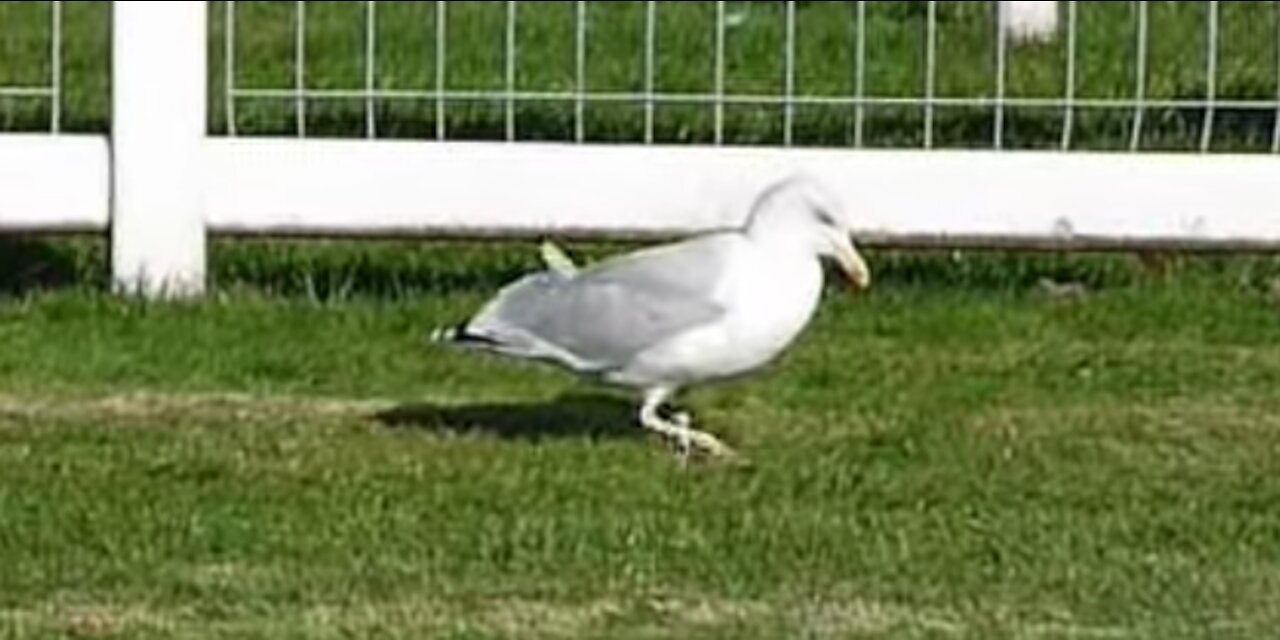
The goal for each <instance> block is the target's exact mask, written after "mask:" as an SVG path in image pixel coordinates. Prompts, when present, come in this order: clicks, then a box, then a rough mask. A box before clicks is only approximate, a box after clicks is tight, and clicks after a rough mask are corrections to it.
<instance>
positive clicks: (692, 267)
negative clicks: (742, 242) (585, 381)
mask: <svg viewBox="0 0 1280 640" xmlns="http://www.w3.org/2000/svg"><path fill="white" fill-rule="evenodd" d="M730 242H732V239H731V238H729V237H727V236H724V237H708V238H704V239H700V240H695V241H690V242H685V243H681V244H676V245H669V246H665V247H659V248H657V249H650V250H646V251H640V252H637V253H634V254H631V255H628V256H624V257H622V258H619V259H615V260H612V261H608V262H604V263H601V264H599V265H596V266H593V267H590V268H587V269H583V270H580V271H576V272H569V271H564V270H557V269H549V270H547V271H542V272H539V273H536V274H532V275H529V276H526V277H524V278H522V279H521V280H519V281H517V282H516V283H514V284H512V285H510V286H508V287H506V288H505V289H503V291H501V292H500V293H499V294H498V296H497V297H496V298H494V300H493V301H492V302H490V303H489V304H488V305H486V307H485V308H484V309H482V310H481V312H480V313H479V314H477V316H476V317H475V318H474V319H473V320H472V321H471V322H470V323H468V325H467V332H468V333H470V334H472V335H473V336H476V337H480V338H483V339H484V340H487V341H489V342H490V344H489V347H490V348H491V349H494V350H496V351H502V352H505V353H509V354H512V355H519V356H524V357H530V358H545V359H552V360H558V361H560V362H564V363H566V364H568V365H570V366H572V367H574V368H576V369H580V370H606V369H610V368H613V367H617V366H621V365H623V364H625V363H627V362H628V361H629V360H630V359H631V358H632V357H634V356H635V355H636V354H637V353H638V352H640V351H642V350H644V349H645V348H647V347H649V346H652V345H654V344H657V343H658V342H661V341H662V340H663V339H665V338H667V337H669V336H671V335H674V334H676V333H679V332H681V331H685V330H687V329H690V328H693V327H695V326H698V325H701V324H704V323H707V322H711V321H714V320H715V319H717V318H718V317H720V316H721V315H722V314H723V313H724V309H723V308H721V307H720V305H718V304H717V303H715V302H714V301H713V300H712V299H711V298H710V294H711V292H712V289H713V287H714V285H715V283H716V282H717V281H718V279H719V278H720V277H721V275H722V273H723V271H724V269H725V267H726V259H727V257H728V251H729V246H728V243H730Z"/></svg>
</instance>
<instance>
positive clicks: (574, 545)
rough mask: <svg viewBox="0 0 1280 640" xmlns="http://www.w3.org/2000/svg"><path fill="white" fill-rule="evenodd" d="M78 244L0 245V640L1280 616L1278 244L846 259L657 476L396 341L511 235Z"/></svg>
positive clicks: (406, 339)
mask: <svg viewBox="0 0 1280 640" xmlns="http://www.w3.org/2000/svg"><path fill="white" fill-rule="evenodd" d="M620 248H621V247H611V246H598V247H577V246H575V247H572V249H573V250H574V252H575V253H577V254H578V255H579V256H583V255H585V256H588V257H597V256H600V255H604V254H607V253H609V252H612V251H615V250H617V249H620ZM99 250H100V247H99V246H98V245H97V243H88V244H87V245H81V244H70V245H66V244H62V243H57V244H47V243H34V242H27V243H15V242H6V243H5V244H4V245H3V246H0V274H3V279H2V280H0V290H3V291H4V292H5V293H4V294H3V298H0V344H3V349H0V567H3V570H2V571H0V636H4V637H15V638H38V637H80V638H237V639H240V638H339V637H361V638H364V637H389V638H421V637H450V638H499V637H521V638H564V637H574V638H687V637H721V638H777V637H813V638H837V637H839V638H846V637H858V638H935V637H936V638H951V637H958V638H996V637H1001V638H1003V637H1013V638H1095V637H1107V638H1209V637H1212V638H1262V637H1268V636H1270V635H1271V634H1273V633H1274V630H1275V629H1276V628H1277V626H1278V625H1280V604H1277V603H1280V510H1278V508H1277V505H1280V418H1278V417H1277V416H1280V413H1278V410H1280V400H1278V399H1277V396H1276V394H1275V389H1276V388H1277V384H1280V322H1278V320H1280V298H1277V295H1280V293H1278V291H1280V290H1277V284H1276V283H1277V282H1280V281H1278V280H1277V278H1280V263H1278V262H1276V261H1275V260H1274V259H1269V258H1256V259H1245V258H1237V259H1219V258H1211V257H1203V258H1195V259H1191V258H1186V259H1180V260H1172V261H1169V262H1167V263H1160V264H1156V263H1154V262H1153V263H1152V264H1153V265H1155V266H1151V265H1148V266H1145V267H1144V266H1142V265H1141V263H1139V262H1137V261H1135V260H1131V259H1130V258H1127V257H1121V256H1111V257H1089V256H1081V257H1065V256H1038V257H1035V256H1030V257H1029V256H997V255H985V256H971V255H964V254H960V255H956V256H949V255H947V256H927V255H897V254H886V253H882V252H875V253H872V255H871V256H870V259H871V264H872V267H873V269H875V270H876V276H877V280H876V282H877V284H876V287H875V289H874V290H873V291H872V292H871V293H870V294H869V295H867V296H862V297H859V296H851V295H849V294H848V292H847V291H845V290H843V289H837V288H833V289H832V290H831V291H830V292H829V294H828V297H827V299H826V301H825V304H824V306H823V308H822V311H821V313H820V315H819V317H818V319H817V321H816V322H815V324H814V326H812V327H811V329H810V330H809V331H808V332H807V333H806V334H805V335H804V337H803V339H802V341H801V343H800V344H798V345H797V347H796V348H795V349H794V350H793V351H791V352H789V353H788V354H787V356H786V357H785V358H784V359H783V360H782V361H780V362H779V363H777V365H776V366H775V367H773V368H772V369H771V370H769V371H768V372H766V373H765V374H763V375H761V376H758V377H755V378H751V379H748V380H744V381H741V382H737V383H734V384H732V385H728V386H723V387H715V388H708V389H704V390H701V391H699V392H696V393H694V394H693V395H691V396H689V397H687V398H685V401H686V402H687V404H689V405H690V406H691V407H692V408H693V409H694V410H695V411H696V412H697V413H698V415H699V416H701V417H702V418H703V420H704V425H705V426H706V427H707V428H709V429H711V430H713V431H715V432H717V433H720V434H722V435H723V436H724V437H726V438H727V439H728V440H729V441H731V442H732V443H733V444H735V445H736V446H737V447H738V448H739V450H740V451H741V452H743V453H744V454H745V455H747V456H748V457H749V458H750V459H751V462H752V466H750V467H749V468H739V467H734V468H729V467H721V466H716V465H710V466H694V467H690V468H684V467H682V466H681V465H680V464H678V463H677V462H676V461H675V460H674V459H673V458H672V457H671V455H670V454H669V453H668V452H667V451H666V450H665V449H664V448H663V447H662V446H661V444H660V443H658V442H656V441H653V440H650V439H647V438H645V437H644V436H643V435H642V434H641V433H640V432H639V430H638V429H637V428H636V427H634V426H633V423H632V413H631V412H632V407H631V405H630V404H629V401H628V399H627V398H625V397H621V396H617V395H615V394H612V393H608V392H603V391H600V390H596V389H592V388H589V387H584V386H581V385H578V384H576V383H575V382H574V381H573V380H571V379H570V378H568V377H566V376H564V375H562V374H559V373H556V372H553V371H550V370H547V369H543V368H540V367H534V366H526V365H517V364H513V363H508V362H505V361H499V360H496V359H492V358H484V357H474V356H468V355H466V354H459V353H453V352H446V351H439V350H436V349H433V348H431V347H429V346H428V345H426V344H425V343H424V340H423V338H424V336H425V334H426V333H427V332H428V331H429V330H430V329H431V328H433V327H434V326H436V325H437V324H441V323H445V322H451V321H454V320H457V319H458V318H460V317H462V316H463V315H465V314H466V313H468V312H469V311H470V310H472V309H473V308H474V305H475V304H476V303H478V302H479V301H480V300H482V299H483V297H484V296H485V295H487V294H488V293H489V292H490V291H492V290H493V288H494V287H496V286H497V285H499V284H500V283H501V282H503V281H504V280H505V279H507V278H509V277H511V276H512V275H514V274H516V273H519V272H520V271H521V270H522V269H524V268H527V267H528V266H530V265H533V264H535V263H536V259H537V256H536V252H535V250H534V248H533V247H526V246H512V245H506V244H491V245H489V244H486V245H454V244H440V245H435V244H431V245H420V244H415V243H403V244H392V245H389V246H381V245H376V244H357V245H348V244H305V245H290V244H270V245H264V246H257V245H254V244H246V243H234V244H222V243H219V244H218V245H217V246H216V248H215V251H214V266H215V272H216V281H217V284H216V290H215V292H214V294H213V295H211V296H210V297H209V299H208V300H206V301H203V302H199V303H186V304H147V303H142V302H125V301H121V300H118V299H114V298H111V297H109V296H106V295H104V294H102V293H100V292H98V286H97V285H96V284H95V282H96V281H98V280H99V279H100V273H99V272H98V271H97V267H96V265H98V264H99V261H98V260H97V258H98V256H97V252H98V251H99ZM1043 278H1048V279H1051V280H1053V281H1054V282H1057V283H1059V284H1067V283H1078V284H1080V285H1082V286H1083V287H1084V289H1085V291H1084V294H1083V296H1078V295H1053V294H1052V293H1051V292H1049V291H1048V290H1046V289H1045V288H1044V287H1042V286H1040V285H1039V284H1038V283H1039V281H1040V280H1041V279H1043Z"/></svg>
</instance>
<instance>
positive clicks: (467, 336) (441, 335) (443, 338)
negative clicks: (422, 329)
mask: <svg viewBox="0 0 1280 640" xmlns="http://www.w3.org/2000/svg"><path fill="white" fill-rule="evenodd" d="M429 341H430V342H433V343H437V344H442V343H443V344H456V345H477V344H484V345H491V344H497V341H496V340H493V339H492V338H489V337H488V336H485V335H482V334H479V333H474V332H472V331H470V330H469V328H468V326H467V324H466V323H463V324H458V325H454V326H451V327H441V328H439V329H436V330H435V331H432V332H431V336H430V337H429Z"/></svg>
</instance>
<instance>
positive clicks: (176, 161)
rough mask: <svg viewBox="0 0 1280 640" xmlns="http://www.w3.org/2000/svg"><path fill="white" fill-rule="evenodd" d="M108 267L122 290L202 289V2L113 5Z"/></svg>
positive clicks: (167, 293) (166, 293)
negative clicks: (111, 168) (110, 192)
mask: <svg viewBox="0 0 1280 640" xmlns="http://www.w3.org/2000/svg"><path fill="white" fill-rule="evenodd" d="M111 5H112V12H113V13H112V20H113V33H112V54H113V59H112V74H113V75H112V124H111V153H112V165H113V174H112V216H111V254H112V256H111V262H112V274H113V278H114V281H115V284H116V288H117V290H120V291H122V292H126V293H136V294H142V295H144V296H148V297H181V296H189V295H199V294H201V293H203V292H204V288H205V268H206V267H205V254H206V247H205V225H204V212H203V198H202V193H201V188H202V185H203V183H204V175H203V164H204V163H203V145H204V136H205V133H206V102H205V100H206V91H207V89H206V84H205V80H206V74H207V71H206V66H205V64H206V58H207V54H206V51H205V47H206V41H207V38H208V36H207V31H206V22H207V18H206V13H205V12H206V6H205V5H206V3H205V2H189V1H185V2H184V1H159V0H146V1H121V0H117V1H116V2H112V3H111Z"/></svg>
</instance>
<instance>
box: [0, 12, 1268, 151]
mask: <svg viewBox="0 0 1280 640" xmlns="http://www.w3.org/2000/svg"><path fill="white" fill-rule="evenodd" d="M644 4H645V3H643V2H593V3H591V4H590V9H589V32H588V36H589V37H588V48H587V66H586V79H587V88H588V89H589V90H590V91H593V92H606V93H608V92H614V93H616V92H637V91H640V90H642V89H643V88H644V84H645V77H644V26H643V25H644V23H643V19H644ZM1131 4H1132V3H1125V2H1098V1H1093V2H1079V3H1078V5H1079V7H1080V10H1079V16H1080V38H1079V45H1078V50H1079V55H1078V65H1079V66H1078V72H1077V78H1076V80H1077V96H1078V97H1080V98H1085V99H1090V98H1106V99H1128V98H1132V97H1134V95H1135V85H1136V76H1135V68H1134V64H1133V59H1134V48H1135V44H1134V30H1135V23H1134V12H1133V10H1132V7H1131V6H1130V5H1131ZM1218 4H1219V5H1220V6H1221V29H1222V34H1221V35H1222V37H1221V42H1220V47H1219V55H1220V62H1219V74H1218V78H1217V85H1218V86H1217V93H1218V97H1220V98H1222V99H1228V100H1271V99H1273V98H1274V97H1275V96H1276V95H1277V93H1278V87H1277V78H1278V77H1280V73H1278V70H1277V55H1276V47H1277V46H1278V43H1277V35H1276V28H1275V25H1276V21H1277V13H1276V11H1277V9H1276V6H1275V3H1270V2H1257V1H1227V2H1220V3H1218ZM293 5H294V3H292V2H242V3H239V4H238V7H239V16H240V19H239V21H238V23H237V27H238V34H239V38H238V47H237V66H238V71H237V85H238V86H240V87H242V88H254V89H291V88H292V87H293V84H294V75H293V70H292V66H291V64H292V57H293V52H294V45H293ZM309 5H310V8H309V10H308V36H307V56H308V66H307V86H308V87H309V88H312V89H325V90H332V89H340V90H347V91H352V90H354V91H360V90H362V89H363V88H364V66H363V65H364V63H363V55H364V49H365V42H364V39H365V33H364V22H363V20H364V8H363V5H364V3H361V2H312V3H309ZM728 5H729V9H728V10H729V12H730V14H731V15H737V14H743V15H744V16H745V18H744V19H743V21H742V22H741V24H739V25H738V26H735V27H733V28H731V29H730V30H729V31H728V33H727V35H726V50H727V59H726V90H727V91H728V93H730V94H739V95H742V94H775V95H776V94H779V93H780V92H781V91H782V83H783V58H782V55H781V52H782V50H783V42H784V33H785V32H784V20H783V10H782V8H781V5H782V3H778V2H750V3H748V2H730V3H728ZM747 5H750V6H749V7H747ZM988 5H989V3H986V2H942V3H939V12H940V13H939V15H940V28H939V50H938V64H939V67H938V71H939V76H938V85H937V95H939V96H941V97H992V96H994V95H995V90H996V73H995V68H994V64H993V62H992V60H993V55H994V45H993V42H992V38H991V35H990V31H991V29H990V16H989V15H988V13H989V6H988ZM1207 5H1208V3H1206V2H1152V3H1150V7H1151V14H1150V16H1151V17H1150V19H1151V40H1150V44H1149V52H1150V66H1149V69H1148V72H1147V76H1146V86H1145V89H1146V94H1147V96H1148V97H1150V98H1152V99H1176V100H1187V99H1198V98H1203V97H1205V95H1206V78H1205V65H1204V56H1205V50H1206V29H1205V24H1206V18H1207V9H1206V7H1207ZM448 6H449V21H448V25H449V32H448V63H447V67H446V72H447V73H446V76H447V84H448V88H449V89H452V90H490V91H500V90H502V89H503V88H504V86H505V75H506V73H505V63H504V56H503V48H504V41H505V31H504V25H505V17H506V5H505V3H504V2H449V3H448ZM853 6H854V3H848V2H804V3H800V7H799V9H798V11H797V34H798V43H799V46H798V48H797V52H796V63H797V69H798V75H797V79H796V92H797V94H798V95H801V96H827V97H831V96H850V95H853V92H854V87H855V85H856V74H855V66H854V54H853V52H854V51H855V47H854V35H853V34H854V28H853V26H854V21H853V17H854V9H853ZM210 7H211V8H210V11H211V24H212V34H211V38H210V48H209V53H210V62H211V69H210V71H211V73H210V83H211V85H210V86H211V93H210V103H211V107H212V115H211V127H212V129H213V130H215V131H224V130H225V125H226V120H225V116H226V114H225V109H224V105H225V99H224V95H225V94H224V93H223V91H222V89H223V86H224V69H223V64H222V61H223V59H224V55H223V53H224V52H223V49H222V43H223V38H222V33H223V29H224V27H225V25H224V24H223V22H224V16H225V12H224V9H223V3H222V2H212V3H210ZM434 7H435V3H432V2H386V1H384V2H379V3H378V9H377V12H378V17H379V20H378V25H379V27H378V53H377V71H376V86H377V87H378V88H379V89H388V90H416V91H423V90H426V91H430V90H433V89H434V88H435V68H436V60H435V35H434V34H435V30H436V28H435V8H434ZM519 7H520V9H519V13H518V25H519V28H518V33H517V47H518V50H519V57H518V64H517V68H516V87H517V89H519V90H523V91H540V92H548V91H550V92H564V91H568V90H571V89H573V88H574V85H575V69H576V66H575V48H574V42H575V37H574V29H573V25H574V22H573V20H574V11H575V9H574V7H575V3H573V2H525V3H521V4H520V5H519ZM867 7H868V8H867V14H868V25H867V33H868V40H867V42H866V52H867V69H866V74H865V77H864V78H863V81H864V85H865V90H866V93H867V95H870V96H878V97H911V96H920V95H922V94H923V91H924V83H925V79H924V65H925V53H924V49H925V47H924V42H925V29H924V23H923V17H924V12H925V9H924V7H925V3H923V2H868V3H867ZM106 14H107V10H106V8H105V3H103V2H72V3H66V25H65V29H66V33H67V47H66V50H65V51H64V56H65V58H66V61H65V62H66V65H65V71H66V82H67V92H68V93H67V95H66V98H65V100H64V109H65V124H66V126H67V128H68V129H70V130H87V131H102V130H105V128H106V113H107V106H106V105H107V95H108V87H107V80H106V78H107V73H106V66H107V60H108V56H107V55H106V54H107V44H106V43H107V41H108V38H107V29H106V26H105V25H106V17H107V16H106ZM714 16H715V13H714V3H712V2H679V3H677V2H661V3H659V10H658V28H657V38H658V55H657V58H656V60H655V68H656V75H655V89H656V90H657V91H658V92H660V93H670V94H698V93H701V94H706V93H711V92H713V91H714V88H715V83H714V78H715V68H714V43H715V39H714ZM47 23H48V7H47V3H45V2H5V3H0V59H3V60H4V63H3V64H0V86H12V85H34V84H41V83H43V82H45V78H46V77H47V72H48V58H49V56H48V53H47V52H48V49H49V43H48V35H47V29H46V25H47ZM1065 55H1066V45H1065V42H1063V41H1058V42H1054V43H1052V44H1048V45H1036V46H1029V47H1024V48H1018V49H1015V50H1014V51H1012V52H1011V54H1010V59H1009V70H1008V74H1009V75H1008V94H1009V95H1010V96H1012V97H1032V98H1054V97H1060V96H1062V95H1063V93H1064V88H1065V83H1066V64H1065ZM47 109H48V104H47V101H45V100H41V99H9V100H0V130H27V129H35V130H42V129H44V128H46V127H47V126H48V124H47V123H48V113H47ZM364 109H365V103H364V100H363V99H361V98H359V96H356V97H354V98H344V99H316V100H312V101H311V102H310V103H309V105H308V112H307V115H308V130H309V132H310V133H311V134H313V135H342V136H350V135H362V134H363V131H364V123H365V113H364ZM376 109H377V113H378V121H379V126H378V130H379V135H382V136H387V137H409V138H430V137H433V136H434V135H435V130H436V125H435V118H436V113H435V103H434V101H433V100H431V99H403V100H387V101H380V102H378V104H377V105H376ZM237 112H238V116H237V125H238V129H239V131H240V132H241V133H243V134H247V135H253V134H292V133H293V132H294V131H295V129H296V124H295V111H294V103H293V101H292V100H290V99H284V100H279V99H276V100H255V99H242V100H240V101H238V103H237ZM854 114H855V110H854V109H853V108H851V107H849V106H802V107H800V108H798V109H797V111H796V113H795V135H796V138H795V142H796V143H797V144H802V145H824V146H827V145H834V146H841V145H850V144H853V141H854V130H855V124H854V123H855V117H854ZM1008 115H1009V119H1008V121H1007V132H1006V133H1007V136H1008V140H1007V143H1008V145H1009V146H1011V147H1022V148H1025V147H1052V146H1056V145H1057V144H1058V143H1059V141H1060V137H1061V128H1062V120H1063V113H1062V112H1061V110H1055V109H1043V108H1014V109H1011V110H1010V111H1009V114H1008ZM865 116H866V125H865V126H866V129H865V136H866V138H865V143H866V144H868V145H871V146H896V145H919V144H920V143H921V140H922V135H923V134H922V130H923V127H924V115H923V111H922V109H920V108H914V107H911V108H908V107H897V106H876V107H870V108H868V109H867V110H866V112H865ZM725 117H726V141H728V142H730V143H739V144H760V143H769V144H773V143H777V142H779V141H780V140H781V135H782V122H783V118H782V113H781V110H780V109H779V108H778V107H761V106H758V105H735V106H731V107H729V108H728V109H727V112H726V114H725ZM644 120H645V119H644V109H643V105H640V104H630V103H616V102H601V103H592V104H590V105H588V108H587V111H586V121H585V125H586V133H587V136H588V138H589V139H590V140H592V141H618V140H632V141H633V140H638V139H641V137H642V136H643V132H644ZM1217 120H1218V121H1217V127H1216V129H1215V130H1216V135H1215V140H1216V142H1215V149H1218V150H1234V151H1257V150H1265V149H1269V148H1270V142H1271V134H1272V129H1273V125H1274V123H1275V114H1274V110H1271V109H1263V110H1249V109H1232V108H1224V109H1221V110H1220V111H1219V112H1218V118H1217ZM1202 121H1203V111H1202V110H1199V109H1166V108H1156V109H1152V110H1151V112H1150V113H1148V116H1147V119H1146V127H1145V133H1146V135H1145V140H1144V145H1145V146H1146V147H1148V148H1152V149H1188V148H1196V147H1197V146H1198V142H1199V139H1200V127H1201V124H1202ZM993 122H994V117H993V112H992V110H991V109H983V108H972V107H940V108H939V109H938V111H937V113H936V122H935V124H936V140H935V141H936V143H937V144H938V145H940V146H963V147H973V146H980V147H981V146H988V145H989V144H990V142H991V139H992V127H993ZM504 123H505V114H504V111H503V102H502V101H501V100H494V101H488V102H483V101H481V102H458V103H453V104H451V105H450V108H449V115H448V129H449V132H450V135H451V136H452V137H457V138H470V139H488V138H497V137H501V136H502V135H503V134H504V130H505V127H504ZM654 124H655V135H656V138H657V140H658V141H660V142H673V143H690V142H707V141H709V140H711V139H712V136H713V132H714V110H713V109H712V108H711V107H710V106H708V105H705V104H704V105H698V104H681V103H678V102H677V103H674V104H663V105H661V106H659V107H658V108H657V110H656V113H655V122H654ZM1131 125H1132V113H1131V111H1130V110H1128V109H1111V110H1102V109H1081V110H1080V111H1079V112H1078V113H1077V120H1076V122H1075V138H1076V140H1077V146H1078V147H1079V148H1084V149H1117V148H1127V145H1128V141H1129V135H1130V128H1131ZM517 133H518V135H519V136H520V137H521V138H522V139H552V140H569V139H572V138H573V136H574V104H573V103H572V102H571V101H542V102H536V103H529V104H523V105H521V106H520V108H519V109H518V113H517Z"/></svg>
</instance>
